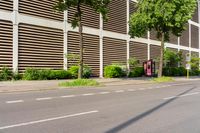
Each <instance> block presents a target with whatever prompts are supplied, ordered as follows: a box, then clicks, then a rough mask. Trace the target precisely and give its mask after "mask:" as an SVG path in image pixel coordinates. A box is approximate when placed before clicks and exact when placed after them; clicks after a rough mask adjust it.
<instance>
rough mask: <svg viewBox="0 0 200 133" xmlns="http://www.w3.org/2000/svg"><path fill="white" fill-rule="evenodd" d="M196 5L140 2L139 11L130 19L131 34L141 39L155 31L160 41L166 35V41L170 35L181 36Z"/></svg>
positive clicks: (176, 0) (186, 0)
mask: <svg viewBox="0 0 200 133" xmlns="http://www.w3.org/2000/svg"><path fill="white" fill-rule="evenodd" d="M196 5H197V1H196V0H138V4H137V11H136V12H135V13H134V14H132V15H131V18H130V22H129V24H130V31H129V34H130V35H131V37H141V36H142V35H144V34H145V33H146V32H147V31H151V30H155V31H156V32H157V38H158V39H160V37H161V36H160V35H161V33H165V40H166V41H168V40H169V34H170V33H172V34H174V35H176V36H181V33H182V32H183V31H184V30H185V24H186V23H187V21H188V20H189V19H191V18H192V15H193V13H194V11H195V9H196Z"/></svg>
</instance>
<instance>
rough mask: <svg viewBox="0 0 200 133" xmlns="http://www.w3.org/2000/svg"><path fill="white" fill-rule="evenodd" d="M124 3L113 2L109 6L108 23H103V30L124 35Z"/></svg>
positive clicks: (118, 0) (125, 22)
mask: <svg viewBox="0 0 200 133" xmlns="http://www.w3.org/2000/svg"><path fill="white" fill-rule="evenodd" d="M126 8H127V6H126V1H125V0H113V1H112V2H111V3H110V5H109V13H108V18H109V19H108V21H107V22H104V23H103V29H104V30H107V31H112V32H117V33H122V34H126V26H127V25H126V24H127V17H126Z"/></svg>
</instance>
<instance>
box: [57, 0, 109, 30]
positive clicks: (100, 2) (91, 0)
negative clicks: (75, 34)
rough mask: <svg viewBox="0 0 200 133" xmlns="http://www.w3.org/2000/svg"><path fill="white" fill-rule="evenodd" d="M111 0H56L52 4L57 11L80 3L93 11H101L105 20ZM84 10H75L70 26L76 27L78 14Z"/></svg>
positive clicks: (80, 14)
mask: <svg viewBox="0 0 200 133" xmlns="http://www.w3.org/2000/svg"><path fill="white" fill-rule="evenodd" d="M110 1H111V0H57V3H56V5H55V6H54V9H55V10H58V11H61V12H63V11H65V10H68V9H69V8H72V7H75V8H77V6H80V5H85V6H88V7H91V8H92V9H93V10H94V11H95V12H97V13H101V14H102V17H103V19H104V20H107V19H108V17H107V13H108V8H107V6H108V4H109V3H110ZM83 13H84V12H82V11H81V12H78V10H76V12H75V13H74V18H73V20H72V27H73V28H76V27H77V26H79V19H78V17H79V16H82V14H83Z"/></svg>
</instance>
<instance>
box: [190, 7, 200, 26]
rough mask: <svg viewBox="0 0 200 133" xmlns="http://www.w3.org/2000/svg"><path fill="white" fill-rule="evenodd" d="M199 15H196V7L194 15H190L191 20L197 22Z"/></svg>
mask: <svg viewBox="0 0 200 133" xmlns="http://www.w3.org/2000/svg"><path fill="white" fill-rule="evenodd" d="M198 19H199V17H198V7H197V8H196V10H195V12H194V15H193V17H192V21H194V22H196V23H198V22H199V20H198Z"/></svg>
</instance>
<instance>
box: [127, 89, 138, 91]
mask: <svg viewBox="0 0 200 133" xmlns="http://www.w3.org/2000/svg"><path fill="white" fill-rule="evenodd" d="M128 91H136V90H135V89H128Z"/></svg>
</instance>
